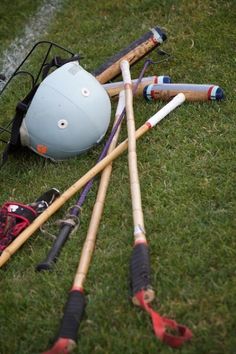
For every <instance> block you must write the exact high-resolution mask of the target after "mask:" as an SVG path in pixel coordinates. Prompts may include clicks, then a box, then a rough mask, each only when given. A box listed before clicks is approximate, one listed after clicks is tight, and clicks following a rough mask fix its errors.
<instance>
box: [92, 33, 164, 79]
mask: <svg viewBox="0 0 236 354" xmlns="http://www.w3.org/2000/svg"><path fill="white" fill-rule="evenodd" d="M165 39H166V35H165V34H164V33H162V32H161V31H160V29H159V28H158V27H156V28H153V29H152V30H151V31H149V32H148V33H147V34H146V35H144V36H143V37H142V38H140V39H139V40H137V41H135V42H133V43H131V44H130V45H129V46H128V47H127V48H125V49H124V50H123V51H121V52H119V53H118V54H117V55H115V56H114V57H112V58H110V59H108V61H107V62H106V63H104V64H103V65H102V66H101V67H100V68H99V69H97V70H96V71H95V73H94V75H95V77H96V79H97V80H98V81H99V82H100V83H102V84H104V83H106V82H108V81H110V80H111V79H113V78H115V77H116V76H117V75H119V74H120V72H121V69H120V63H121V61H122V60H127V61H128V62H129V63H130V65H132V64H134V63H135V62H137V61H139V60H140V59H141V58H143V57H144V56H145V55H147V54H148V53H149V52H150V51H152V50H153V49H154V48H155V47H157V46H158V45H160V44H161V43H162V42H163V41H164V40H165Z"/></svg>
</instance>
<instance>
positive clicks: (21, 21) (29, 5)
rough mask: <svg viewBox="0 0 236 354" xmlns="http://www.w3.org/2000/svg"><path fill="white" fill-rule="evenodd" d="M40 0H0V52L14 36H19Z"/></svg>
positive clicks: (0, 52)
mask: <svg viewBox="0 0 236 354" xmlns="http://www.w3.org/2000/svg"><path fill="white" fill-rule="evenodd" d="M41 3H42V0H34V1H31V0H24V1H19V0H18V1H11V4H10V6H9V1H7V0H2V1H1V7H0V22H1V25H0V38H1V43H0V54H2V52H3V50H4V49H6V48H7V46H8V45H9V44H10V43H11V41H12V40H14V39H15V37H20V35H21V34H22V31H23V29H24V27H25V25H26V23H27V22H28V21H29V19H30V18H31V15H32V13H34V12H35V11H36V9H37V8H38V6H39V5H40V4H41Z"/></svg>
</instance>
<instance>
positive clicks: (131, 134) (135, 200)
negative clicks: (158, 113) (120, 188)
mask: <svg viewBox="0 0 236 354" xmlns="http://www.w3.org/2000/svg"><path fill="white" fill-rule="evenodd" d="M121 72H122V77H123V81H124V87H125V109H126V120H127V131H128V165H129V176H130V191H131V199H132V210H133V223H134V230H136V231H134V234H135V235H136V237H138V238H139V239H140V240H142V241H146V237H145V234H144V220H143V211H142V200H141V190H140V183H139V176H138V166H137V165H138V164H137V153H136V139H135V120H134V110H133V92H132V80H131V76H130V70H129V62H128V61H127V60H123V61H122V62H121ZM137 230H139V232H137Z"/></svg>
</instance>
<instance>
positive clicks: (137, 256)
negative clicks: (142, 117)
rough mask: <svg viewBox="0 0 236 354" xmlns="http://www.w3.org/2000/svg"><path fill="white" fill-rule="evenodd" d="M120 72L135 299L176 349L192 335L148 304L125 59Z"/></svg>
mask: <svg viewBox="0 0 236 354" xmlns="http://www.w3.org/2000/svg"><path fill="white" fill-rule="evenodd" d="M121 71H122V76H123V81H124V86H125V108H126V117H127V130H128V164H129V175H130V190H131V199H132V211H133V224H134V225H133V226H134V248H133V253H132V257H131V266H130V268H131V291H132V296H133V299H132V300H133V303H134V304H135V305H137V306H140V307H141V308H142V309H144V310H146V311H147V312H148V313H149V314H150V316H151V318H152V322H153V329H154V332H155V334H156V336H157V337H158V338H159V339H160V340H161V341H163V342H165V343H167V344H168V345H170V346H171V347H173V348H176V347H180V346H181V345H182V344H183V343H184V342H186V341H188V340H189V339H191V337H192V333H191V331H190V330H189V329H188V328H187V327H185V326H183V325H179V324H178V323H177V322H175V321H173V320H169V319H166V318H164V317H161V316H160V315H159V314H158V313H156V312H155V311H153V310H152V308H151V306H150V305H149V303H150V302H151V301H152V300H153V298H154V291H153V290H152V288H151V285H150V282H151V280H150V260H149V253H148V246H147V239H146V235H145V227H144V218H143V211H142V201H141V190H140V183H139V175H138V167H137V154H136V139H135V121H134V112H133V94H132V81H131V76H130V70H129V63H128V61H126V60H124V61H122V62H121ZM183 98H184V96H183ZM168 329H172V331H173V330H174V331H175V333H176V335H174V334H170V333H168V332H167V330H168Z"/></svg>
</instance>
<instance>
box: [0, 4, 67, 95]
mask: <svg viewBox="0 0 236 354" xmlns="http://www.w3.org/2000/svg"><path fill="white" fill-rule="evenodd" d="M62 4H63V0H46V1H44V3H43V5H42V6H41V7H40V8H39V9H38V11H37V12H36V14H35V15H34V16H33V17H32V18H31V20H30V21H29V23H27V24H26V26H25V29H24V32H23V35H22V37H20V38H19V37H16V38H15V39H14V40H13V42H12V43H11V44H10V46H9V47H8V48H7V49H6V50H5V51H4V52H3V55H2V58H0V74H3V75H4V76H5V77H6V81H5V82H4V81H1V80H0V91H1V90H2V89H3V86H4V85H5V83H6V82H7V81H8V80H9V78H10V77H11V75H12V74H13V73H14V71H15V70H16V68H17V67H18V66H19V65H20V63H21V62H22V61H23V60H24V58H25V56H26V55H27V53H28V52H29V51H30V49H31V48H32V47H33V45H34V44H35V42H36V41H38V40H40V38H41V37H42V36H43V35H45V34H46V33H47V28H48V25H49V23H50V22H51V21H52V18H53V16H54V14H55V12H56V11H57V10H59V9H60V7H61V6H62Z"/></svg>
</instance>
